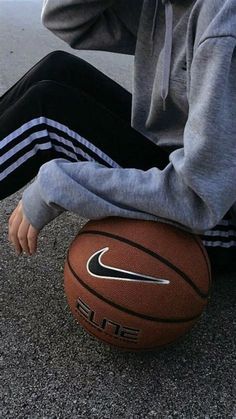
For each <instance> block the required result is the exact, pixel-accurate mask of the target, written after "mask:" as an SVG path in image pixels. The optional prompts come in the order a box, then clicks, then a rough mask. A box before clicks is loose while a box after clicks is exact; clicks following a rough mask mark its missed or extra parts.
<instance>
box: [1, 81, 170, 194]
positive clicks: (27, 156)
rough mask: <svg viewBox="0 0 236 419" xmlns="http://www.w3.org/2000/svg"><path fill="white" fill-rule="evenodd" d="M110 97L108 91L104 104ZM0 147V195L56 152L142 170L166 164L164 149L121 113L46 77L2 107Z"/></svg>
mask: <svg viewBox="0 0 236 419" xmlns="http://www.w3.org/2000/svg"><path fill="white" fill-rule="evenodd" d="M97 83H98V84H99V77H98V78H97ZM118 86H119V85H118ZM119 87H120V86H119ZM112 88H113V80H111V79H109V78H107V89H111V90H112ZM115 90H116V91H117V85H116V84H115ZM123 92H124V93H125V96H126V93H127V92H126V91H125V90H124V89H123V88H121V87H120V91H119V95H121V96H122V94H123ZM126 99H127V96H126ZM130 100H131V95H130ZM115 101H116V97H115V96H112V101H111V103H110V102H109V105H110V108H112V106H113V103H114V102H115ZM118 102H119V100H118ZM0 151H1V154H0V161H1V164H0V199H3V198H5V197H7V196H9V195H11V194H12V193H14V192H16V191H17V190H18V189H19V188H21V187H22V186H24V185H25V184H26V183H27V182H29V181H30V180H31V179H32V178H33V177H34V176H35V175H36V174H37V172H38V170H39V168H40V166H41V165H42V164H43V163H45V162H46V161H48V160H51V159H54V158H58V157H63V158H66V159H67V160H70V161H80V160H81V161H82V160H94V161H98V162H100V163H102V164H104V165H106V166H108V167H117V166H120V167H137V168H140V169H143V170H146V169H148V168H150V167H153V166H159V167H160V168H163V167H165V165H166V164H167V163H168V155H167V153H165V152H164V151H163V150H161V149H160V148H158V147H156V146H155V145H154V144H153V143H152V142H151V141H149V140H147V139H146V137H143V136H142V135H141V134H139V133H138V132H137V131H135V130H134V129H133V128H132V127H131V126H130V123H128V122H127V121H126V120H125V119H124V118H123V115H119V113H116V111H112V110H111V109H109V108H107V107H106V102H105V103H104V101H103V97H102V98H101V99H100V97H99V98H98V97H97V98H96V97H95V98H94V97H93V96H91V95H90V94H89V93H87V92H84V91H83V90H82V88H81V89H79V88H77V87H76V88H74V87H71V86H68V85H66V84H62V83H59V82H55V81H50V80H48V81H46V80H45V81H38V82H35V83H34V84H33V85H32V86H31V87H30V88H28V90H26V92H25V93H24V94H23V95H22V96H21V97H20V98H19V99H18V100H16V101H15V102H14V104H12V105H10V106H9V107H8V109H6V110H5V111H4V113H3V114H2V116H1V117H0Z"/></svg>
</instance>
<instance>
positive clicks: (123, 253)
mask: <svg viewBox="0 0 236 419" xmlns="http://www.w3.org/2000/svg"><path fill="white" fill-rule="evenodd" d="M135 274H137V275H136V276H135ZM104 275H107V276H108V277H105V278H104V277H103V276H104ZM109 275H111V277H110V276H109ZM64 277H65V292H66V295H67V299H68V303H69V306H70V308H71V311H72V313H73V315H74V316H75V318H76V319H77V321H78V322H79V323H80V324H81V325H82V326H83V327H84V328H85V329H86V330H87V331H88V332H89V333H91V334H92V335H94V336H96V337H97V338H98V339H100V340H102V341H104V342H106V343H108V344H111V345H115V346H116V347H119V348H121V349H126V350H136V351H137V350H147V349H149V350H150V349H154V348H157V347H160V346H163V345H166V344H169V343H171V342H173V341H175V340H176V339H178V338H179V337H180V336H182V335H184V334H185V333H186V332H187V331H188V330H189V329H191V327H192V326H193V325H194V324H195V323H196V321H197V319H198V318H199V317H200V316H201V314H202V312H203V310H204V308H205V306H206V304H207V301H208V297H209V292H210V289H211V273H210V264H209V261H208V257H207V253H206V251H205V249H204V247H203V245H202V244H201V241H200V239H199V238H198V237H197V236H195V235H192V234H189V233H186V232H183V231H182V230H179V229H177V228H175V227H173V226H170V225H168V224H163V223H157V222H152V221H142V220H132V219H123V218H118V217H109V218H106V219H103V220H99V221H90V222H88V223H87V224H86V225H85V226H84V227H83V228H82V229H81V231H80V232H79V233H78V235H77V236H76V237H75V239H74V240H73V242H72V243H71V245H70V248H69V250H68V254H67V261H66V263H65V272H64ZM147 277H148V278H147Z"/></svg>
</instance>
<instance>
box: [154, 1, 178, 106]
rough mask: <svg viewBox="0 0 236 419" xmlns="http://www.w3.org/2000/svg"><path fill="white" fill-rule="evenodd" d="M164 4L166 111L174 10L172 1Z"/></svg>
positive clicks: (163, 86) (164, 87)
mask: <svg viewBox="0 0 236 419" xmlns="http://www.w3.org/2000/svg"><path fill="white" fill-rule="evenodd" d="M158 3H159V0H156V5H155V12H154V18H153V25H152V32H151V42H152V54H153V49H154V41H155V29H156V25H157V23H156V22H157V13H158ZM162 4H163V5H164V6H165V27H166V32H165V42H164V59H163V72H162V83H161V97H162V101H163V111H165V110H166V98H167V96H168V93H169V83H170V68H171V53H172V30H173V8H172V4H171V1H170V0H162Z"/></svg>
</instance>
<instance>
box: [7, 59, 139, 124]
mask: <svg viewBox="0 0 236 419" xmlns="http://www.w3.org/2000/svg"><path fill="white" fill-rule="evenodd" d="M43 80H48V81H49V80H51V81H55V82H59V83H62V84H65V85H67V86H70V87H73V88H75V89H78V90H83V91H84V92H87V93H88V94H89V95H90V96H91V97H93V98H94V99H96V100H97V101H98V102H100V103H103V105H104V106H105V107H106V108H107V109H110V110H111V111H112V112H113V113H115V114H117V115H119V116H121V117H122V118H123V119H125V120H126V121H127V122H128V123H130V120H131V101H132V95H131V93H129V92H128V91H127V90H125V89H124V88H123V87H122V86H120V85H119V84H118V83H116V82H115V81H114V80H112V79H110V78H109V77H108V76H106V75H105V74H103V73H102V72H101V71H99V70H98V69H96V68H95V67H93V66H92V65H91V64H89V63H88V62H86V61H85V60H83V59H82V58H79V57H76V56H75V55H72V54H69V53H67V52H64V51H54V52H52V53H50V54H48V55H46V56H45V57H44V58H42V60H40V61H39V62H38V63H36V64H35V65H34V66H33V67H32V68H31V69H30V70H29V71H28V72H27V73H26V74H25V75H24V76H23V77H22V78H21V79H20V80H19V81H17V83H15V85H14V86H12V87H11V88H10V89H9V90H8V91H7V92H6V93H5V94H4V95H3V96H2V97H1V98H0V116H1V115H2V114H3V113H4V112H5V111H6V110H7V109H8V108H9V107H10V106H12V105H13V104H14V103H15V102H16V101H17V100H19V99H20V98H21V97H22V96H23V95H24V94H25V93H26V92H27V91H28V90H29V89H30V87H32V86H34V85H35V84H37V83H38V82H39V81H43Z"/></svg>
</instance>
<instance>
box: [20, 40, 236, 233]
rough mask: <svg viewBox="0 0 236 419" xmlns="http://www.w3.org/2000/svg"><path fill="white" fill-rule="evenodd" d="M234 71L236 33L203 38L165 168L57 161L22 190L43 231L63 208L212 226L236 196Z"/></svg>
mask: <svg viewBox="0 0 236 419" xmlns="http://www.w3.org/2000/svg"><path fill="white" fill-rule="evenodd" d="M235 74H236V39H235V38H233V37H219V38H211V39H207V40H205V41H204V42H203V43H202V44H201V45H199V47H198V48H197V50H196V52H195V56H194V59H193V62H192V68H191V86H190V95H189V118H188V121H187V124H186V126H185V131H184V147H183V148H180V149H178V150H175V151H174V152H172V153H171V154H170V162H169V164H168V165H167V166H166V167H165V168H164V169H163V170H159V169H158V168H156V167H153V168H150V169H149V170H147V171H143V170H139V169H132V168H131V169H130V168H129V169H123V168H119V167H118V168H106V167H104V166H102V165H100V164H98V163H96V162H81V163H80V162H78V163H77V162H76V163H71V162H67V161H65V160H62V159H58V160H53V161H51V162H48V163H46V164H44V165H43V166H42V168H41V169H40V172H39V175H38V178H37V179H36V181H35V182H34V183H33V184H32V185H31V186H30V187H29V188H28V189H27V190H26V191H25V192H24V195H23V206H24V210H25V213H26V217H27V218H28V219H29V221H30V222H31V224H32V225H33V226H35V227H36V228H39V229H40V228H42V227H43V226H44V225H45V224H46V223H47V222H48V221H50V220H51V219H52V218H54V217H55V216H56V215H58V214H59V213H60V211H62V209H65V210H69V211H72V212H75V213H78V214H80V215H81V216H83V217H85V218H89V219H99V218H103V217H107V216H121V217H127V218H139V219H147V220H156V221H158V220H159V221H166V222H171V223H176V224H177V225H179V226H180V227H183V228H184V229H188V230H190V231H193V232H195V233H201V232H204V231H205V230H208V229H210V228H213V227H214V226H215V225H216V224H217V223H218V222H219V221H220V220H221V219H222V218H223V216H224V215H225V214H226V212H227V211H228V210H229V209H230V208H231V207H232V206H233V205H234V203H235V202H236V106H235V104H236V77H235ZM68 191H69V193H68Z"/></svg>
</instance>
